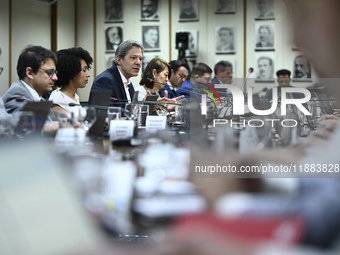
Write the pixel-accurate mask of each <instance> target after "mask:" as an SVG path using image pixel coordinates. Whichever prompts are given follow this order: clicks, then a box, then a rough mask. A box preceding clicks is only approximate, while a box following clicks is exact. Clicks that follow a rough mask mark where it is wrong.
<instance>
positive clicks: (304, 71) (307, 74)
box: [292, 54, 312, 82]
mask: <svg viewBox="0 0 340 255" xmlns="http://www.w3.org/2000/svg"><path fill="white" fill-rule="evenodd" d="M292 70H293V72H292V80H293V81H294V82H311V81H312V65H311V63H310V62H309V61H308V60H307V59H306V58H305V57H304V56H302V55H301V54H298V55H296V56H295V57H294V59H293V66H292Z"/></svg>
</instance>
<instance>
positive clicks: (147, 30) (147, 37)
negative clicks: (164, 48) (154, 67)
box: [142, 25, 160, 51]
mask: <svg viewBox="0 0 340 255" xmlns="http://www.w3.org/2000/svg"><path fill="white" fill-rule="evenodd" d="M142 42H143V47H144V51H160V42H159V25H151V26H142Z"/></svg>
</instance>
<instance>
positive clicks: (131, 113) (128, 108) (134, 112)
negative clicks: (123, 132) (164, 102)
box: [125, 103, 139, 120]
mask: <svg viewBox="0 0 340 255" xmlns="http://www.w3.org/2000/svg"><path fill="white" fill-rule="evenodd" d="M138 112H139V107H138V104H135V103H127V104H125V116H126V117H127V118H128V119H129V120H137V118H138Z"/></svg>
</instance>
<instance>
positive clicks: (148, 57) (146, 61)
mask: <svg viewBox="0 0 340 255" xmlns="http://www.w3.org/2000/svg"><path fill="white" fill-rule="evenodd" d="M156 57H159V56H158V55H144V56H143V61H142V73H144V70H145V67H146V66H147V65H148V64H149V62H150V61H151V59H153V58H156Z"/></svg>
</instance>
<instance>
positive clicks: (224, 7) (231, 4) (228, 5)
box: [215, 0, 236, 14]
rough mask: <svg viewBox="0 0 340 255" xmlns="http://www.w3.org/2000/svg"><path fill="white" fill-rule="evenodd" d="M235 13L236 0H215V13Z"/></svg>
mask: <svg viewBox="0 0 340 255" xmlns="http://www.w3.org/2000/svg"><path fill="white" fill-rule="evenodd" d="M234 13H236V0H215V14H234Z"/></svg>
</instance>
